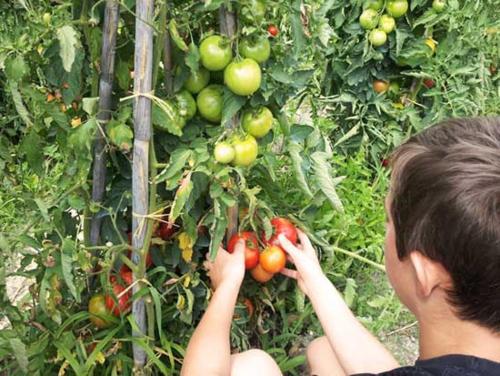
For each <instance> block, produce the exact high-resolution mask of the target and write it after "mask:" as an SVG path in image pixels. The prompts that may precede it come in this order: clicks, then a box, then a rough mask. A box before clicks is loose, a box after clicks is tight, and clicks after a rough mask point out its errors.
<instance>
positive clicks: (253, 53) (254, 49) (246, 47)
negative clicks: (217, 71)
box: [238, 38, 271, 64]
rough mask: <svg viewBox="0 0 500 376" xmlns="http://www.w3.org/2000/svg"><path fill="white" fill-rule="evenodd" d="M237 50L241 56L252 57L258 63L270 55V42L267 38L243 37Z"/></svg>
mask: <svg viewBox="0 0 500 376" xmlns="http://www.w3.org/2000/svg"><path fill="white" fill-rule="evenodd" d="M238 50H239V51H240V54H241V56H243V57H247V58H249V59H253V60H255V61H256V62H257V63H259V64H262V63H264V62H265V61H267V59H269V56H271V44H270V43H269V39H267V38H259V39H255V40H250V39H243V40H242V41H241V42H240V44H239V46H238Z"/></svg>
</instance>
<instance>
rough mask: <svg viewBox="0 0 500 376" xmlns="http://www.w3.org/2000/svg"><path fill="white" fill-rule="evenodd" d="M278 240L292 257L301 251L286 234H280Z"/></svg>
mask: <svg viewBox="0 0 500 376" xmlns="http://www.w3.org/2000/svg"><path fill="white" fill-rule="evenodd" d="M278 240H279V242H280V244H281V248H283V250H284V251H285V252H286V253H288V254H289V255H290V256H291V257H292V259H295V257H297V255H298V254H299V252H300V251H299V250H298V249H297V248H296V247H295V246H294V245H293V244H292V243H291V242H290V240H288V239H287V238H286V236H285V235H283V234H280V235H279V236H278Z"/></svg>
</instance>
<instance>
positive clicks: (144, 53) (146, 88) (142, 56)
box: [132, 0, 154, 372]
mask: <svg viewBox="0 0 500 376" xmlns="http://www.w3.org/2000/svg"><path fill="white" fill-rule="evenodd" d="M153 12H154V1H153V0H137V2H136V19H135V59H134V72H135V76H134V95H135V99H134V136H135V137H134V152H133V162H132V248H133V252H132V262H134V263H135V264H136V265H137V268H135V269H136V270H135V271H134V289H133V292H134V294H135V293H137V292H138V291H139V290H140V289H141V288H142V283H140V282H139V283H135V281H140V280H142V279H143V278H144V274H145V268H146V255H147V250H145V249H144V239H145V235H146V230H147V222H146V221H147V219H146V218H147V215H148V209H149V185H148V184H149V142H150V139H151V100H150V99H149V97H148V94H151V90H152V75H153V49H154V46H153V28H152V26H151V25H152V24H153ZM132 313H133V318H134V319H135V323H136V329H134V330H133V333H132V335H133V337H134V338H137V339H144V338H145V336H146V330H147V322H146V305H145V301H144V297H142V296H141V297H139V298H137V299H135V300H134V302H133V304H132ZM133 352H134V368H135V369H136V371H138V372H140V370H142V369H143V368H144V365H145V364H146V352H145V351H144V349H143V348H142V347H141V346H140V345H139V344H138V343H137V342H136V341H134V344H133Z"/></svg>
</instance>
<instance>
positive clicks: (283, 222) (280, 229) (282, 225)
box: [262, 217, 298, 246]
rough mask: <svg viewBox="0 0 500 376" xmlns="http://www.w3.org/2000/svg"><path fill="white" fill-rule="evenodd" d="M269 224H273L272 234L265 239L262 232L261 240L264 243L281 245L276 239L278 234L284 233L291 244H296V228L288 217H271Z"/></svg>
mask: <svg viewBox="0 0 500 376" xmlns="http://www.w3.org/2000/svg"><path fill="white" fill-rule="evenodd" d="M271 225H272V226H273V234H272V235H271V237H270V238H269V239H266V238H265V234H263V236H262V241H263V242H264V243H265V244H271V245H277V246H281V243H280V241H279V239H278V236H280V235H281V234H283V235H285V237H286V238H287V239H288V240H289V241H290V242H291V243H292V244H294V245H295V244H297V239H298V234H297V228H296V227H295V226H294V224H293V223H292V222H290V221H289V220H288V219H286V218H281V217H275V218H273V219H271Z"/></svg>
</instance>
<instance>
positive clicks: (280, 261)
mask: <svg viewBox="0 0 500 376" xmlns="http://www.w3.org/2000/svg"><path fill="white" fill-rule="evenodd" d="M259 263H260V265H261V266H262V268H263V269H264V270H265V271H266V272H268V273H279V272H280V271H281V270H282V269H283V268H284V267H285V264H286V254H285V251H283V250H282V249H281V248H280V247H278V246H276V245H269V246H268V247H267V248H266V249H264V251H263V252H262V253H261V254H260V258H259Z"/></svg>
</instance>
